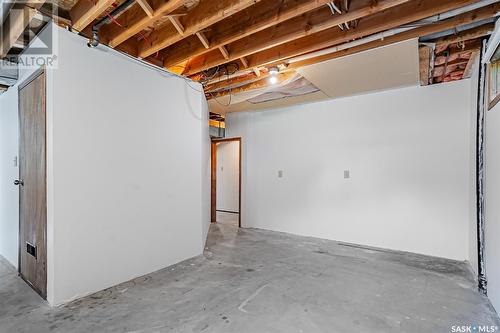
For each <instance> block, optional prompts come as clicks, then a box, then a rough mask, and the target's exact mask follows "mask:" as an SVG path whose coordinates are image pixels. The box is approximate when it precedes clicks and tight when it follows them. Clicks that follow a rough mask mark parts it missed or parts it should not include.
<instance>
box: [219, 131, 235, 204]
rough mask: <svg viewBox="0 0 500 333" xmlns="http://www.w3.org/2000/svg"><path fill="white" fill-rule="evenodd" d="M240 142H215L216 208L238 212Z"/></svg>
mask: <svg viewBox="0 0 500 333" xmlns="http://www.w3.org/2000/svg"><path fill="white" fill-rule="evenodd" d="M239 155H240V143H239V142H237V141H227V142H220V143H218V144H217V178H216V179H217V191H216V193H217V200H216V203H217V210H223V211H228V212H239V195H240V194H239V187H240V186H239V179H240V178H239V169H240V166H239V164H240V160H239Z"/></svg>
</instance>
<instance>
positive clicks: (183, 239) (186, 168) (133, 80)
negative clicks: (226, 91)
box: [52, 31, 209, 304]
mask: <svg viewBox="0 0 500 333" xmlns="http://www.w3.org/2000/svg"><path fill="white" fill-rule="evenodd" d="M85 42H86V41H85V40H84V39H82V38H80V37H78V36H75V35H72V34H70V33H68V32H65V31H62V32H61V34H60V40H59V45H60V56H59V68H58V70H56V71H54V106H53V147H52V149H53V170H54V178H53V184H54V202H53V204H54V217H53V218H54V242H55V243H54V265H53V267H54V273H53V274H54V280H55V288H54V294H53V295H52V297H53V298H52V301H53V303H56V304H57V303H60V302H63V301H67V300H69V299H72V298H75V297H77V296H80V295H84V294H87V293H89V292H93V291H96V290H100V289H103V288H106V287H109V286H112V285H115V284H117V283H120V282H123V281H126V280H128V279H130V278H134V277H137V276H140V275H143V274H146V273H149V272H152V271H155V270H158V269H161V268H163V267H166V266H168V265H171V264H173V263H176V262H179V261H181V260H184V259H187V258H189V257H193V256H196V255H199V254H201V253H202V251H203V245H204V241H203V240H202V235H203V227H202V223H203V222H205V221H209V218H208V209H207V210H206V212H205V211H204V210H203V207H204V206H205V205H206V204H205V203H204V202H203V199H204V196H205V195H202V189H203V184H204V179H202V169H201V168H202V165H203V164H206V163H207V162H206V161H204V160H202V159H206V158H208V153H207V152H204V149H206V148H207V147H208V145H207V144H206V142H207V140H208V135H207V131H208V122H207V121H206V120H207V118H206V115H205V114H204V112H203V111H206V109H204V108H203V107H202V97H201V96H202V94H201V92H200V91H201V87H200V86H199V85H197V84H194V83H187V82H185V81H184V80H183V79H180V78H177V77H175V76H169V77H167V76H165V75H164V74H161V73H159V72H157V71H155V70H152V69H149V68H146V67H143V66H141V65H139V64H137V63H136V62H133V61H130V60H128V59H125V58H122V57H119V56H116V55H115V54H110V53H108V52H109V51H106V50H105V49H89V48H88V47H87V46H86V43H85ZM202 135H207V136H206V138H203V137H202ZM207 202H208V200H207ZM205 215H206V216H205ZM203 219H204V221H203Z"/></svg>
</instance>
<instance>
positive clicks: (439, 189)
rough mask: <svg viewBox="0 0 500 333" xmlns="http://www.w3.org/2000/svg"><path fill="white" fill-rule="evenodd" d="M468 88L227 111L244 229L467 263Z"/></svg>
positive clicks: (394, 92)
mask: <svg viewBox="0 0 500 333" xmlns="http://www.w3.org/2000/svg"><path fill="white" fill-rule="evenodd" d="M471 92H472V89H471V81H470V80H464V81H460V82H455V83H449V84H441V85H434V86H430V87H412V88H404V89H398V90H392V91H386V92H380V93H374V94H368V95H363V96H356V97H349V98H343V99H338V100H333V101H325V102H319V103H313V104H304V105H298V106H293V107H288V108H284V109H277V110H270V111H264V112H249V113H231V114H229V115H228V116H227V122H228V125H227V134H228V136H230V137H234V136H241V137H242V140H243V141H242V147H243V153H242V158H243V185H242V186H243V193H242V195H243V198H242V206H243V207H242V218H243V220H242V224H243V226H244V227H256V228H263V229H270V230H277V231H283V232H289V233H294V234H299V235H306V236H314V237H321V238H327V239H333V240H339V241H344V242H351V243H358V244H365V245H371V246H376V247H382V248H389V249H396V250H403V251H411V252H417V253H423V254H428V255H434V256H439V257H445V258H451V259H458V260H466V259H469V241H470V240H469V233H468V230H469V224H470V221H469V219H470V216H472V214H471V211H470V210H471V209H473V207H472V205H473V200H472V198H471V193H470V191H469V189H470V186H471V185H470V184H471V183H470V177H471V174H472V171H471V163H470V162H471V161H470V159H471V158H473V156H471V155H472V153H471V150H470V145H471V136H472V135H473V133H471V130H472V126H471V118H472V117H471V105H472V102H471ZM279 170H282V171H283V177H282V178H279V177H278V171H279ZM344 170H349V171H350V176H351V177H350V178H349V179H344Z"/></svg>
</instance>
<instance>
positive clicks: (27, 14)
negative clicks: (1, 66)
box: [0, 0, 45, 58]
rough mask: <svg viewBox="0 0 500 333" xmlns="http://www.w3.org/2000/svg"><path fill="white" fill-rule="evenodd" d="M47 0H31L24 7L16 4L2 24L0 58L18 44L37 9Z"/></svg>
mask: <svg viewBox="0 0 500 333" xmlns="http://www.w3.org/2000/svg"><path fill="white" fill-rule="evenodd" d="M44 2H45V0H39V1H31V2H28V3H27V4H26V5H24V6H23V7H22V8H17V7H16V6H14V7H13V8H11V10H10V12H9V14H8V15H7V17H6V18H5V21H4V22H3V24H2V30H1V32H2V33H1V34H0V37H1V38H2V40H1V41H2V43H1V45H0V58H4V57H5V56H7V54H8V53H9V51H10V49H11V48H12V47H13V46H14V45H15V44H16V42H17V40H18V39H19V37H21V35H22V34H23V32H24V30H25V29H26V27H28V25H29V24H30V22H31V20H32V19H33V17H34V16H35V15H36V13H37V10H38V9H39V8H41V7H42V6H43V4H44Z"/></svg>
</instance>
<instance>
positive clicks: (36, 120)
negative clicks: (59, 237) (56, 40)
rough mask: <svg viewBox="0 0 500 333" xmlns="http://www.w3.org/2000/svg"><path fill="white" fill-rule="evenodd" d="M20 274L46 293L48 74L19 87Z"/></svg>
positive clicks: (39, 291)
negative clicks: (46, 122) (46, 101)
mask: <svg viewBox="0 0 500 333" xmlns="http://www.w3.org/2000/svg"><path fill="white" fill-rule="evenodd" d="M19 125H20V126H19V131H20V133H19V273H20V274H21V277H22V278H23V279H24V280H25V281H26V282H28V283H29V284H30V285H31V286H32V287H33V289H35V290H36V291H37V292H38V293H39V294H40V295H42V297H44V298H45V297H46V294H47V204H46V203H47V192H46V188H47V186H46V150H45V149H46V147H45V137H46V136H45V72H39V73H37V74H36V75H35V76H33V77H32V78H30V79H29V80H28V81H27V82H26V83H25V84H23V85H22V86H20V88H19Z"/></svg>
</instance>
